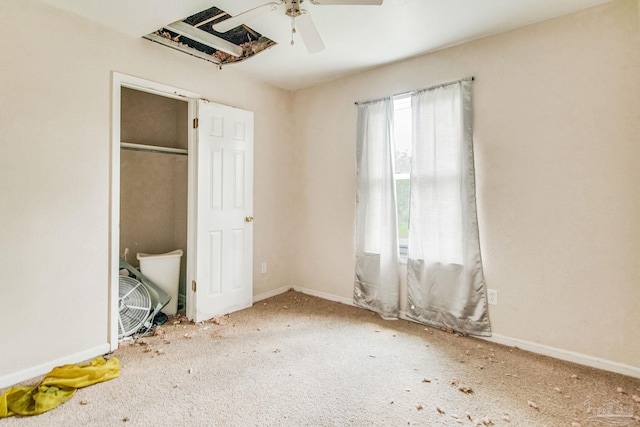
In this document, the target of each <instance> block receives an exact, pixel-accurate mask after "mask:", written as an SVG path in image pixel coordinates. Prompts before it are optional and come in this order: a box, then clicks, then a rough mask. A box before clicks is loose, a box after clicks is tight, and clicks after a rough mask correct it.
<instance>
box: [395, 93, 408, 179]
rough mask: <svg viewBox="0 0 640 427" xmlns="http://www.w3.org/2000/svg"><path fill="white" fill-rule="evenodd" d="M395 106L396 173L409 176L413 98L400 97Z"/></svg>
mask: <svg viewBox="0 0 640 427" xmlns="http://www.w3.org/2000/svg"><path fill="white" fill-rule="evenodd" d="M393 105H394V119H393V136H394V143H395V147H396V153H395V155H396V173H397V174H405V173H406V174H408V173H409V172H410V170H411V97H398V98H396V99H394V102H393Z"/></svg>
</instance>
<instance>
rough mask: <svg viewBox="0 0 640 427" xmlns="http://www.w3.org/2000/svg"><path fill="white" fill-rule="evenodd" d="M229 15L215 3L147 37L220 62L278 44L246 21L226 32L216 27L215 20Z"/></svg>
mask: <svg viewBox="0 0 640 427" xmlns="http://www.w3.org/2000/svg"><path fill="white" fill-rule="evenodd" d="M228 17H229V16H228V14H227V13H226V12H224V11H223V10H220V9H218V8H217V7H211V8H209V9H207V10H203V11H202V12H198V13H196V14H194V15H191V16H189V17H188V18H186V19H184V20H182V21H176V22H173V23H171V24H168V25H165V26H164V27H163V28H160V29H159V30H157V31H155V32H153V33H151V34H147V35H146V36H144V38H146V39H148V40H151V41H154V42H157V43H160V44H162V45H164V46H168V47H171V48H173V49H177V50H179V51H181V52H184V53H188V54H190V55H193V56H197V57H198V58H202V59H205V60H207V61H211V62H214V63H216V64H219V65H222V64H229V63H234V62H239V61H244V60H245V59H247V58H250V57H252V56H253V55H256V54H258V53H260V52H262V51H263V50H265V49H268V48H270V47H271V46H274V45H275V44H276V42H274V41H273V40H271V39H269V38H267V37H264V36H263V35H262V34H260V33H258V32H257V31H254V30H252V29H251V28H249V27H248V26H246V25H242V26H240V27H237V28H234V29H232V30H230V31H227V32H225V33H219V32H217V31H215V30H214V29H213V24H215V23H217V22H219V21H222V20H224V19H227V18H228Z"/></svg>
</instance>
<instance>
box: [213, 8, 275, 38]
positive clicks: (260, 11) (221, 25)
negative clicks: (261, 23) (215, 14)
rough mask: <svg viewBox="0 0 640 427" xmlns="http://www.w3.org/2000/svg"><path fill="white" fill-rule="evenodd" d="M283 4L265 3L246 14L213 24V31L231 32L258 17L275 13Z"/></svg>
mask: <svg viewBox="0 0 640 427" xmlns="http://www.w3.org/2000/svg"><path fill="white" fill-rule="evenodd" d="M281 4H282V2H275V1H272V2H269V3H265V4H263V5H262V6H258V7H254V8H253V9H249V10H247V11H246V12H242V13H239V14H237V15H236V16H232V17H231V18H228V19H225V20H224V21H220V22H218V23H216V24H213V29H214V30H215V31H217V32H219V33H226V32H227V31H229V30H232V29H234V28H236V27H239V26H240V25H242V24H245V23H247V22H248V21H250V20H252V19H254V18H257V17H258V16H261V15H264V14H265V13H268V12H273V11H274V10H276V9H277V8H278V6H280V5H281Z"/></svg>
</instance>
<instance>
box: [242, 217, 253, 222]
mask: <svg viewBox="0 0 640 427" xmlns="http://www.w3.org/2000/svg"><path fill="white" fill-rule="evenodd" d="M244 220H245V221H246V222H253V217H252V216H248V217H245V219H244Z"/></svg>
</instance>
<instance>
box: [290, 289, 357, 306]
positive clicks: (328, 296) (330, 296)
mask: <svg viewBox="0 0 640 427" xmlns="http://www.w3.org/2000/svg"><path fill="white" fill-rule="evenodd" d="M293 290H295V291H298V292H300V293H303V294H306V295H311V296H312V297H318V298H322V299H326V300H329V301H335V302H339V303H342V304H347V305H354V304H353V299H352V298H344V297H339V296H337V295H333V294H327V293H325V292H318V291H314V290H313V289H309V288H303V287H302V286H294V287H293Z"/></svg>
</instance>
